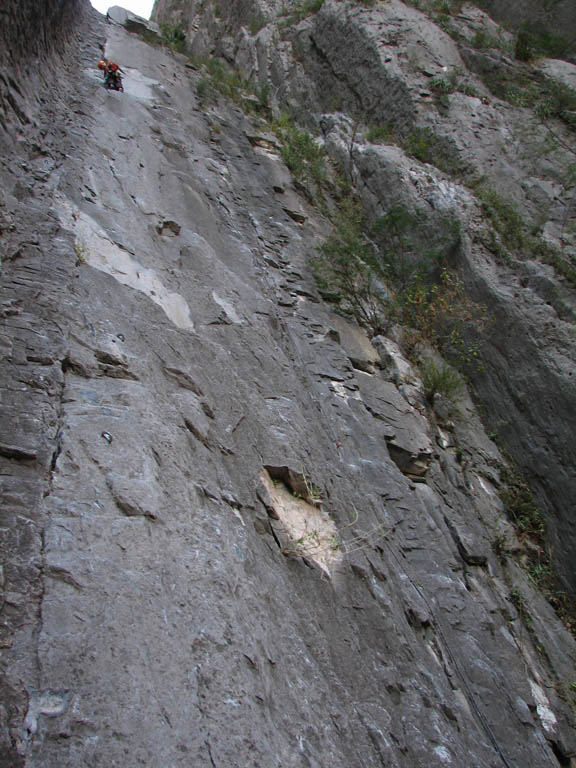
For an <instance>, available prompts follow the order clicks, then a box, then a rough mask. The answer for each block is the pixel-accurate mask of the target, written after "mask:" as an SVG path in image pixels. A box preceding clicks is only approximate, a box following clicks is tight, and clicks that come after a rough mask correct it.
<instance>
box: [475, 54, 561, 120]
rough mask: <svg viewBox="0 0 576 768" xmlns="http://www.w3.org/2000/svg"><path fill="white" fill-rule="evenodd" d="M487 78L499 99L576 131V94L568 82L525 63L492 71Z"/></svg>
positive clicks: (487, 82) (542, 118)
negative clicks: (557, 79)
mask: <svg viewBox="0 0 576 768" xmlns="http://www.w3.org/2000/svg"><path fill="white" fill-rule="evenodd" d="M483 80H484V84H485V85H486V87H487V88H489V90H490V91H491V92H492V93H493V94H494V96H496V97H497V98H499V99H502V100H503V101H507V102H508V103H509V104H512V106H515V107H526V108H529V109H532V110H534V112H535V113H536V114H537V115H538V117H539V118H540V119H541V120H542V121H547V120H550V119H557V120H561V121H562V122H563V123H564V124H565V125H566V126H567V127H568V128H569V129H570V130H572V131H576V116H575V113H576V93H575V92H574V91H573V90H572V89H571V88H569V87H568V86H567V85H565V84H564V83H560V82H558V81H556V80H553V79H552V78H549V77H546V76H545V75H544V74H542V73H541V72H536V71H533V70H531V69H528V68H526V67H521V66H517V67H516V68H512V67H508V68H502V69H499V70H495V71H491V72H489V73H486V74H485V75H484V76H483Z"/></svg>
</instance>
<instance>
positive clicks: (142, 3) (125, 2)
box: [90, 0, 154, 19]
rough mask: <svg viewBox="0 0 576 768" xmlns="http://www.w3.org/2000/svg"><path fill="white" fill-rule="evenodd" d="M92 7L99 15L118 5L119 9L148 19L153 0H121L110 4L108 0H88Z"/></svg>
mask: <svg viewBox="0 0 576 768" xmlns="http://www.w3.org/2000/svg"><path fill="white" fill-rule="evenodd" d="M90 2H91V3H92V7H93V8H96V10H97V11H100V13H106V11H107V10H108V8H112V6H114V5H119V6H120V7H121V8H125V9H126V10H127V11H132V13H135V14H137V15H138V16H142V17H143V18H145V19H149V18H150V14H151V13H152V6H153V5H154V0H122V2H121V3H115V2H110V0H90Z"/></svg>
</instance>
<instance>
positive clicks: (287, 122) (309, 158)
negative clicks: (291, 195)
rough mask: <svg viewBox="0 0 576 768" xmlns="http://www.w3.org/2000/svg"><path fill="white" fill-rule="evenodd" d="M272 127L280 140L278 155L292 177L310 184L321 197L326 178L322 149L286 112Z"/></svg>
mask: <svg viewBox="0 0 576 768" xmlns="http://www.w3.org/2000/svg"><path fill="white" fill-rule="evenodd" d="M272 128H273V130H274V132H275V133H276V135H277V136H278V138H279V139H280V142H281V150H280V155H281V157H282V159H283V160H284V162H285V163H286V166H287V167H288V169H289V170H290V172H291V173H292V175H293V176H294V179H295V180H296V181H297V182H299V183H300V184H303V185H311V186H312V187H313V189H314V190H315V192H316V193H317V194H319V196H320V197H321V195H322V187H323V185H324V184H325V182H326V180H327V178H328V169H327V166H326V155H325V152H324V149H323V148H322V147H321V146H320V145H319V144H318V143H317V142H316V141H315V140H314V137H313V136H312V135H311V134H310V133H309V132H308V131H307V130H305V129H304V128H300V127H299V126H298V125H297V124H296V123H295V122H294V120H293V119H292V118H291V117H290V116H289V115H287V114H282V115H280V117H279V118H277V119H276V120H275V121H274V123H273V125H272Z"/></svg>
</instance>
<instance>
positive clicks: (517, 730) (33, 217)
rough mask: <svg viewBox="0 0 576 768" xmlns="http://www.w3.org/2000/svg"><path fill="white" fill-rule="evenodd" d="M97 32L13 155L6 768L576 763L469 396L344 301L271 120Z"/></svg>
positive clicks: (6, 187) (560, 683) (557, 672)
mask: <svg viewBox="0 0 576 768" xmlns="http://www.w3.org/2000/svg"><path fill="white" fill-rule="evenodd" d="M74 30H75V35H77V40H78V44H77V47H76V48H75V49H74V52H73V51H72V50H68V51H67V52H66V54H67V55H66V57H65V63H64V64H63V65H60V63H58V67H57V68H56V70H53V71H56V72H58V73H59V77H60V80H59V82H65V84H66V87H65V88H63V89H62V90H59V91H57V92H56V93H55V96H54V99H51V98H49V97H48V95H47V94H44V95H43V98H44V99H45V100H44V105H43V106H44V109H45V111H44V113H43V115H42V118H41V117H40V113H39V112H38V111H37V108H36V107H35V106H34V105H33V103H32V102H30V106H28V103H27V102H22V103H23V104H24V107H23V108H26V109H28V110H29V112H28V114H30V117H31V118H32V117H33V119H30V121H29V122H20V121H15V122H14V124H13V125H12V126H11V127H10V130H9V131H8V132H7V133H6V134H5V141H6V146H7V147H9V152H8V153H7V154H6V155H5V156H3V159H2V166H1V172H2V182H3V184H2V189H3V197H2V206H1V209H0V210H1V211H2V232H1V237H2V246H3V250H4V253H5V254H6V258H5V259H4V262H3V266H2V313H3V314H2V335H1V336H0V343H1V346H0V350H1V356H2V360H1V365H2V367H1V370H0V377H1V378H0V381H1V385H2V398H3V414H2V431H1V439H0V461H1V486H0V488H1V501H2V516H3V527H2V547H3V555H4V563H5V566H4V569H3V572H2V590H3V603H2V618H3V625H2V632H3V636H2V645H3V651H4V655H3V659H2V664H3V666H2V674H3V678H2V708H1V709H0V744H1V746H2V750H3V751H2V758H1V760H2V761H3V765H6V766H8V765H10V766H18V765H20V766H26V768H40V767H42V768H75V767H76V766H80V765H89V766H92V765H94V766H100V765H101V766H115V765H118V766H123V767H126V768H132V767H134V768H135V767H136V766H138V765H146V766H168V765H170V766H182V768H184V767H185V766H186V767H187V768H189V766H204V765H212V766H219V767H222V768H229V767H237V768H246V766H258V767H259V766H277V767H278V768H287V767H288V766H294V767H295V768H296V767H298V768H301V767H302V768H303V767H304V766H326V765H330V766H336V767H340V768H350V766H359V767H360V766H362V767H363V768H364V767H366V768H368V767H372V766H373V767H374V768H376V767H377V766H382V765H386V766H394V767H395V768H440V766H446V765H454V766H464V765H482V766H494V767H495V768H496V767H497V766H516V765H525V766H527V768H542V766H551V767H553V766H569V765H570V764H571V761H572V760H573V755H574V753H575V751H576V731H575V728H574V721H573V714H572V711H571V695H572V693H573V685H572V683H573V670H574V662H575V658H576V650H575V645H574V640H573V638H572V637H571V635H570V633H569V632H568V630H567V629H566V628H565V627H564V625H563V624H562V623H561V622H560V621H559V620H558V618H557V617H556V615H555V613H554V611H553V609H552V607H551V606H550V604H549V603H548V602H547V600H546V599H545V598H544V596H543V595H542V594H541V593H540V592H539V591H538V589H536V588H535V586H534V581H533V579H531V578H530V577H529V575H528V574H527V572H526V571H525V570H524V569H523V568H522V567H521V558H522V553H523V552H525V543H524V542H523V541H522V540H521V539H520V538H519V537H518V536H517V534H516V532H515V531H514V529H513V527H512V526H511V525H510V524H509V523H508V522H507V520H506V517H505V515H504V510H503V505H502V502H501V501H500V499H499V496H498V491H499V489H500V488H501V485H502V478H501V473H500V467H501V464H502V462H503V458H502V456H501V455H500V453H499V450H498V448H497V447H496V446H495V444H494V443H493V442H492V441H491V440H490V439H489V437H488V436H487V435H486V434H485V432H484V430H483V428H482V426H481V423H480V420H479V418H478V415H477V413H476V411H475V409H474V407H473V404H472V402H471V400H470V399H469V398H468V397H466V396H463V399H462V401H461V402H460V404H459V408H460V411H461V418H459V419H455V418H453V416H452V415H450V412H449V409H447V407H446V408H445V409H444V410H443V409H442V407H441V405H442V404H441V403H439V402H437V408H436V410H435V411H434V410H431V409H430V407H429V405H427V402H426V398H425V396H424V387H423V384H422V381H421V378H420V375H419V373H418V371H417V370H416V369H415V368H414V367H413V366H412V364H411V363H410V362H409V361H408V360H407V359H406V358H405V357H404V355H403V353H402V351H401V349H400V347H399V346H398V344H397V343H396V342H395V341H394V339H393V338H391V337H390V338H388V337H386V336H380V337H379V338H378V339H370V338H369V337H368V334H367V333H366V331H365V329H363V328H361V327H360V326H358V325H356V324H354V323H353V322H350V321H349V320H346V319H345V318H344V317H342V316H341V315H339V314H336V313H334V312H333V311H332V309H331V307H330V306H329V305H327V304H325V303H324V302H323V301H322V300H321V297H320V296H319V294H318V290H317V287H316V284H315V281H314V279H313V277H312V274H311V270H310V256H311V255H312V254H314V253H315V252H316V249H317V247H318V246H319V244H321V243H322V242H323V241H324V240H325V239H326V237H327V236H328V235H329V233H330V231H331V229H332V225H331V223H330V222H329V220H328V219H327V218H326V216H325V215H324V214H323V212H322V210H321V209H320V208H319V207H318V206H316V205H313V204H312V203H311V202H310V200H309V198H308V197H307V196H306V195H303V194H301V188H299V187H298V186H297V185H295V184H294V182H293V180H292V178H291V175H290V173H289V171H288V169H287V168H286V166H285V165H284V162H283V161H282V159H281V157H280V148H279V145H278V139H277V137H275V135H274V134H273V132H272V131H271V130H270V125H269V123H267V122H265V121H262V120H260V119H259V118H257V117H254V116H253V115H251V114H250V113H247V112H245V111H243V110H242V109H240V107H238V106H237V105H235V104H234V102H232V101H229V100H226V99H222V98H219V97H218V98H216V99H215V103H213V104H212V105H206V104H202V103H201V101H200V100H199V95H198V94H199V93H200V94H201V93H202V86H201V83H202V80H203V78H204V76H205V75H204V73H203V72H201V71H199V70H198V69H196V68H195V67H196V66H197V65H196V64H191V63H190V62H189V61H188V59H187V58H186V57H185V56H179V55H176V54H174V53H173V52H171V51H170V50H169V49H167V48H162V47H160V46H151V45H149V44H147V43H145V42H144V41H143V40H142V39H141V38H139V37H138V36H136V35H133V34H130V33H128V32H127V31H126V29H125V28H123V27H122V25H121V24H117V23H113V24H111V25H106V24H104V21H103V19H102V18H101V17H100V16H98V14H96V13H91V14H89V15H88V16H86V17H79V18H78V24H77V25H76V26H75V27H74ZM47 33H48V30H47ZM104 38H106V46H105V51H106V54H107V55H108V56H110V57H112V58H115V59H116V60H118V61H119V63H120V64H121V66H122V68H123V70H124V86H125V91H124V93H122V94H120V93H115V92H107V91H105V90H104V89H103V88H102V81H101V78H100V75H99V73H98V71H97V70H96V69H95V62H96V61H97V59H98V58H99V57H100V56H101V48H100V45H101V44H102V43H103V40H104ZM48 71H50V70H48ZM27 83H28V85H27ZM33 83H34V81H33V80H29V81H23V82H22V84H21V86H20V85H19V87H21V88H22V91H23V93H26V92H27V90H26V89H27V88H28V87H29V88H30V89H32V90H33ZM50 93H54V92H53V91H50V92H48V94H50ZM325 125H326V127H327V130H326V134H327V140H326V145H327V146H328V140H330V141H332V142H333V144H334V147H335V149H334V152H337V151H338V147H340V150H342V147H343V146H344V147H345V146H346V145H345V144H342V142H341V140H340V138H341V136H340V130H341V127H340V123H339V122H338V120H334V121H333V123H330V122H329V116H326V123H325ZM330 125H333V127H334V130H332V131H329V130H328V128H329V127H330ZM342 130H343V129H342ZM330 133H331V134H332V136H331V138H330V139H329V136H328V134H330ZM346 151H348V150H346ZM387 151H388V152H389V153H391V154H390V155H384V154H379V153H378V152H377V151H376V152H375V155H376V160H377V162H378V163H382V164H384V162H385V160H386V159H387V158H388V159H389V158H390V157H392V159H393V160H394V162H395V163H396V166H395V169H396V170H395V171H394V172H395V173H399V172H402V173H405V174H406V175H410V178H412V179H414V186H415V188H418V189H422V188H423V186H425V185H426V184H430V183H431V182H430V181H429V177H430V169H424V172H422V173H420V171H421V169H420V168H419V166H418V165H417V164H416V163H412V164H408V163H407V162H406V161H405V158H404V159H403V158H402V156H401V154H400V153H399V152H398V151H397V150H396V151H395V152H393V150H392V149H388V150H387ZM370 152H371V150H370V148H369V147H366V148H365V150H362V151H360V150H358V153H357V154H358V155H360V154H362V155H364V156H365V157H366V158H368V157H369V155H370ZM358 162H360V161H358ZM390 162H392V160H390ZM358 167H359V168H360V165H359V166H358ZM386 168H387V169H388V170H386ZM392 173H393V171H392V166H384V165H382V166H378V171H377V172H372V173H368V171H367V170H366V171H364V172H363V173H362V174H361V177H363V178H365V179H366V182H365V187H366V192H367V195H368V193H370V194H372V195H374V196H376V193H377V192H378V190H379V186H378V185H379V184H381V185H382V187H383V188H384V189H386V186H387V185H386V179H387V178H390V177H392ZM369 177H371V178H372V182H371V183H370V184H369V183H368V178H369ZM444 189H446V190H449V191H450V194H454V195H457V192H456V191H455V190H454V189H453V188H452V187H450V186H448V185H446V187H444ZM428 191H429V192H430V189H429V188H428ZM430 193H431V192H430ZM378 194H382V193H381V192H378ZM435 199H436V201H437V203H436V204H437V205H440V198H438V197H437V198H435ZM462 200H464V198H462ZM464 202H465V200H464ZM445 405H446V404H445ZM515 553H516V554H517V556H518V559H516V557H515Z"/></svg>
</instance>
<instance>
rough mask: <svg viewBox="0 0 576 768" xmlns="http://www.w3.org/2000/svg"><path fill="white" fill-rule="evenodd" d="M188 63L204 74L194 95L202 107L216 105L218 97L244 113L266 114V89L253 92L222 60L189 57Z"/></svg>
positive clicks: (246, 82)
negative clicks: (234, 105)
mask: <svg viewBox="0 0 576 768" xmlns="http://www.w3.org/2000/svg"><path fill="white" fill-rule="evenodd" d="M190 63H191V64H192V66H193V67H194V68H195V69H199V70H200V71H202V72H203V73H204V76H203V77H202V78H201V79H200V80H199V81H198V83H197V85H196V95H197V97H198V99H199V101H200V102H201V103H202V104H203V105H205V106H206V105H208V104H214V103H216V101H217V99H218V96H219V95H220V96H223V97H224V98H225V99H227V100H228V101H231V102H232V103H234V104H236V105H238V106H240V107H242V109H244V111H245V112H259V113H264V114H266V113H267V111H268V99H269V92H268V89H267V88H260V89H258V90H257V91H256V92H254V91H253V89H252V87H251V85H250V83H249V82H248V81H247V80H245V79H244V78H243V77H242V76H241V75H240V74H239V73H238V72H236V70H234V69H232V67H230V66H229V65H228V64H227V63H226V62H225V61H224V60H223V59H220V58H217V57H211V58H209V57H191V58H190Z"/></svg>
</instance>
